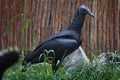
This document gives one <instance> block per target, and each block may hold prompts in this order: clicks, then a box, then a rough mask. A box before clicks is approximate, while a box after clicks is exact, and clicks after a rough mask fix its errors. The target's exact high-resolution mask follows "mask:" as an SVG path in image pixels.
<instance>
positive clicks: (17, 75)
mask: <svg viewBox="0 0 120 80" xmlns="http://www.w3.org/2000/svg"><path fill="white" fill-rule="evenodd" d="M22 60H23V58H22V57H21V58H20V60H19V62H18V63H17V64H15V65H13V66H11V67H10V68H9V69H8V70H7V71H6V72H5V73H4V76H3V80H120V67H119V66H116V65H113V64H111V63H109V64H106V65H104V66H101V68H100V69H98V67H97V66H94V67H91V68H86V67H85V66H84V65H83V66H82V67H80V69H77V70H76V71H72V72H66V71H65V70H64V68H63V67H60V69H59V70H58V72H57V73H56V74H52V71H51V65H48V66H47V67H40V64H36V65H32V66H30V67H29V68H28V69H27V71H26V72H21V69H22V65H21V64H22Z"/></svg>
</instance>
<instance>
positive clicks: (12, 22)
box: [0, 0, 120, 55]
mask: <svg viewBox="0 0 120 80" xmlns="http://www.w3.org/2000/svg"><path fill="white" fill-rule="evenodd" d="M81 4H86V5H87V6H89V7H90V9H91V10H92V12H93V13H94V14H95V18H91V17H89V16H86V20H85V23H84V27H83V30H82V39H83V43H82V47H83V49H84V50H85V52H86V53H88V55H89V54H90V51H89V49H88V47H87V45H88V43H90V44H91V46H92V47H93V48H94V49H95V51H96V52H97V53H98V54H99V53H101V52H106V51H115V50H120V0H0V49H3V48H7V47H9V46H14V45H17V46H18V47H19V48H20V49H21V50H22V49H26V50H28V49H30V48H32V47H35V46H37V45H38V43H40V42H41V41H43V40H44V39H45V38H46V37H48V36H50V35H52V34H54V33H56V32H58V31H59V30H60V29H62V28H64V27H66V26H67V25H69V24H70V22H71V21H72V19H73V16H74V12H75V9H76V8H77V7H78V6H80V5H81ZM29 20H30V23H29ZM28 24H29V25H28ZM27 25H28V27H27ZM24 46H25V47H24Z"/></svg>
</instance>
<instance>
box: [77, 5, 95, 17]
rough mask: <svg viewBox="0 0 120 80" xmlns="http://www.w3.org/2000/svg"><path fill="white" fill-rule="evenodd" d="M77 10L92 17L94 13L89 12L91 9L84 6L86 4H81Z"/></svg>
mask: <svg viewBox="0 0 120 80" xmlns="http://www.w3.org/2000/svg"><path fill="white" fill-rule="evenodd" d="M78 11H79V13H81V14H82V15H83V16H84V15H86V14H88V15H90V16H92V17H94V14H93V13H92V12H91V10H90V9H89V8H88V7H87V6H86V5H81V6H80V7H79V8H78Z"/></svg>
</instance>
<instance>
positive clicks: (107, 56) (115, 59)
mask: <svg viewBox="0 0 120 80" xmlns="http://www.w3.org/2000/svg"><path fill="white" fill-rule="evenodd" d="M109 62H112V63H114V64H119V65H120V54H116V53H114V52H107V53H102V54H100V55H99V56H98V57H96V58H94V59H93V61H92V64H93V65H94V66H95V65H98V64H99V65H104V64H107V63H109Z"/></svg>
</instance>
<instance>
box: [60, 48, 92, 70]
mask: <svg viewBox="0 0 120 80" xmlns="http://www.w3.org/2000/svg"><path fill="white" fill-rule="evenodd" d="M83 64H85V65H86V66H88V65H90V64H91V63H90V60H89V59H88V57H87V56H86V54H85V52H84V51H83V49H82V48H81V46H80V47H79V48H78V49H77V50H75V51H74V52H73V53H71V54H70V55H68V56H66V57H65V58H64V60H63V61H62V65H63V66H64V67H65V69H66V70H67V71H71V70H76V69H77V68H79V67H81V66H82V65H83Z"/></svg>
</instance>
